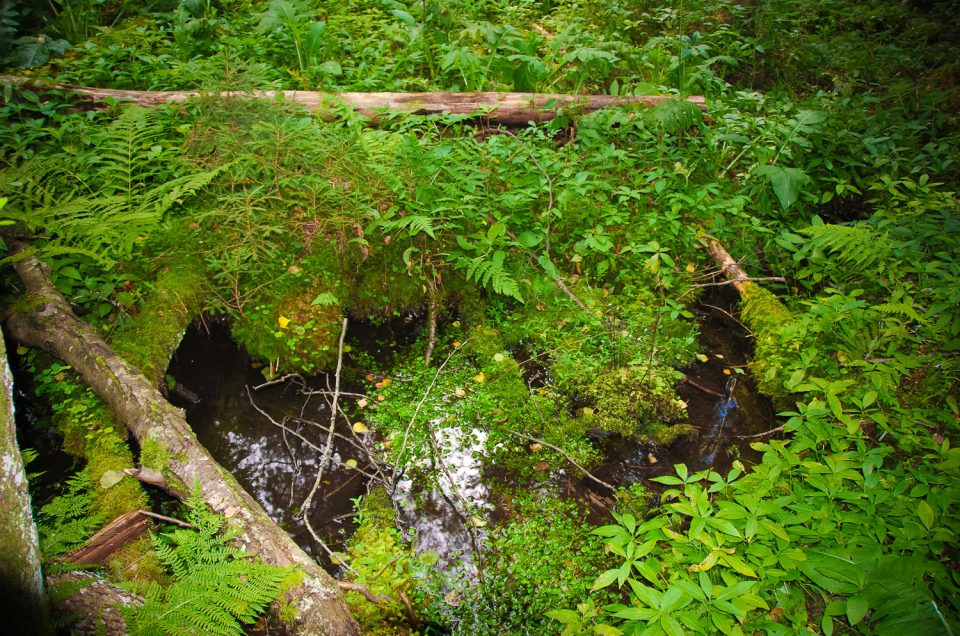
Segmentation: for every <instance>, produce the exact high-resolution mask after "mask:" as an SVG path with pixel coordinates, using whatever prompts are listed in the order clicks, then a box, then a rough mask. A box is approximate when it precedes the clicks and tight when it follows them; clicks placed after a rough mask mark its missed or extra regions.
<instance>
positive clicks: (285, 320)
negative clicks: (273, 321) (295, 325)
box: [277, 316, 290, 329]
mask: <svg viewBox="0 0 960 636" xmlns="http://www.w3.org/2000/svg"><path fill="white" fill-rule="evenodd" d="M277 323H278V324H279V325H280V328H281V329H286V328H287V325H289V324H290V319H289V318H287V317H286V316H280V317H279V318H277Z"/></svg>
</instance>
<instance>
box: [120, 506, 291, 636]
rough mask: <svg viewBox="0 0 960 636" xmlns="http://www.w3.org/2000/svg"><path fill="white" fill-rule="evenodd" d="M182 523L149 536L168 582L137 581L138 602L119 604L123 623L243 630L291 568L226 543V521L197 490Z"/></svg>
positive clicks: (158, 628) (138, 628)
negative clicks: (140, 602) (257, 558)
mask: <svg viewBox="0 0 960 636" xmlns="http://www.w3.org/2000/svg"><path fill="white" fill-rule="evenodd" d="M186 505H187V511H186V514H185V521H187V522H188V523H190V524H191V525H192V526H193V528H192V529H185V528H175V529H173V530H170V531H167V532H164V533H161V534H158V535H155V536H154V550H155V551H156V554H157V557H158V558H159V560H160V562H161V563H162V564H163V565H164V566H165V567H166V568H167V569H168V570H169V571H170V573H171V575H172V577H173V583H171V584H170V585H169V586H166V587H162V586H160V585H158V584H156V583H148V584H146V585H140V586H138V587H136V588H135V590H136V591H137V592H138V593H140V594H142V595H143V597H144V604H143V605H141V606H128V607H124V608H122V611H123V614H124V617H125V619H126V621H127V625H128V627H129V628H130V629H131V631H133V632H134V633H138V634H180V633H183V631H184V630H187V631H193V632H197V633H206V634H243V633H244V631H243V626H242V625H243V624H245V623H246V624H249V623H253V622H255V621H256V620H257V618H258V617H259V615H260V613H261V612H263V611H264V609H266V607H267V606H268V605H269V604H270V603H271V602H273V601H274V600H275V599H276V598H277V597H278V596H279V595H280V592H281V589H282V586H283V582H284V579H285V578H287V577H288V575H289V574H290V573H291V571H292V569H291V568H279V567H276V566H269V565H265V564H263V563H260V562H257V561H253V560H251V559H250V558H248V556H247V555H246V554H245V553H244V552H242V551H241V550H238V549H236V548H232V547H230V546H229V545H228V544H227V542H228V541H229V539H230V536H229V534H224V524H225V520H224V518H223V517H221V516H219V515H217V514H214V513H213V512H211V511H210V510H209V509H208V508H207V507H206V504H205V503H204V502H203V496H202V494H201V493H200V491H199V488H197V489H196V490H195V491H194V492H193V493H192V494H191V496H190V498H189V499H188V500H187V501H186Z"/></svg>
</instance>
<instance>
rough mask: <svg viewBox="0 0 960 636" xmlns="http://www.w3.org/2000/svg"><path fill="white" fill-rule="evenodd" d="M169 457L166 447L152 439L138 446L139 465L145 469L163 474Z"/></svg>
mask: <svg viewBox="0 0 960 636" xmlns="http://www.w3.org/2000/svg"><path fill="white" fill-rule="evenodd" d="M171 457H173V455H171V454H170V451H169V450H168V449H167V447H166V446H164V445H163V444H161V443H160V442H158V441H156V440H154V439H147V440H144V442H143V444H141V446H140V464H141V465H142V466H146V467H147V468H152V469H154V470H156V471H160V472H163V471H164V470H165V469H166V467H167V462H168V461H170V458H171Z"/></svg>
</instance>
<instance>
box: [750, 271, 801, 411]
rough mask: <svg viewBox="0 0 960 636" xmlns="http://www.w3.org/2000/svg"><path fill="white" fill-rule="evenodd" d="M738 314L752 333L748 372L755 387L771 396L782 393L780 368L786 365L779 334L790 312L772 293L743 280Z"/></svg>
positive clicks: (788, 319)
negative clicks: (752, 340)
mask: <svg viewBox="0 0 960 636" xmlns="http://www.w3.org/2000/svg"><path fill="white" fill-rule="evenodd" d="M740 315H741V317H742V318H743V322H744V324H746V325H747V326H748V327H749V328H750V330H751V331H753V332H754V334H756V341H755V344H754V354H753V359H752V360H751V361H750V365H749V366H750V372H751V374H752V375H753V378H754V380H755V381H756V382H757V388H759V390H760V391H761V392H762V393H764V394H766V395H769V396H771V397H775V398H776V397H782V396H783V395H785V394H786V390H785V389H784V387H783V379H782V377H781V376H782V374H781V369H782V368H783V366H784V364H786V358H785V356H784V355H783V346H782V343H781V339H780V333H781V330H782V329H783V327H784V326H786V325H787V324H789V323H791V322H792V321H793V316H792V314H791V313H790V311H789V310H788V309H787V308H786V307H784V305H783V303H781V302H780V301H779V300H778V299H777V297H776V295H774V294H773V293H772V292H770V291H767V290H766V289H764V288H762V287H760V286H759V285H757V284H756V283H752V282H748V283H745V287H744V291H743V294H742V300H741V302H740Z"/></svg>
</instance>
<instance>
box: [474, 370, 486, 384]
mask: <svg viewBox="0 0 960 636" xmlns="http://www.w3.org/2000/svg"><path fill="white" fill-rule="evenodd" d="M486 379H487V376H485V375H484V374H483V371H481V372H480V373H478V374H477V375H475V376H473V381H474V382H484V381H485V380H486Z"/></svg>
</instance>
